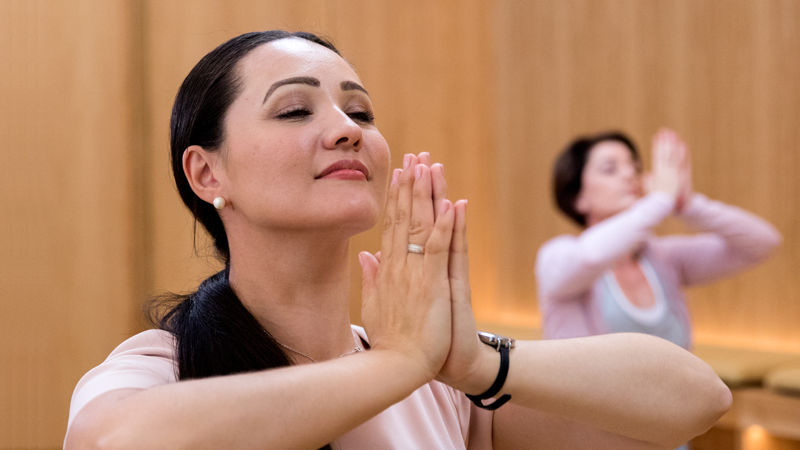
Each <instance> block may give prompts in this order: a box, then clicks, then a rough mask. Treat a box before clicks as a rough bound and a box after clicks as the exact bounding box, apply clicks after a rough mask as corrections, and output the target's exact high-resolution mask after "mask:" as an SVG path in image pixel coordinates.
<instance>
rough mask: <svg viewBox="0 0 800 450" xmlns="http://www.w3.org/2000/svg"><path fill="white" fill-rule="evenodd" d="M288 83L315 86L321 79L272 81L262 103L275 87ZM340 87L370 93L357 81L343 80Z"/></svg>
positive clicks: (344, 89)
mask: <svg viewBox="0 0 800 450" xmlns="http://www.w3.org/2000/svg"><path fill="white" fill-rule="evenodd" d="M287 84H307V85H309V86H314V87H319V86H320V83H319V80H318V79H316V78H314V77H291V78H287V79H285V80H280V81H276V82H274V83H272V86H270V87H269V89H268V90H267V93H266V95H264V100H262V102H261V103H262V104H263V103H266V102H267V99H268V98H269V96H270V95H272V93H273V92H275V89H278V88H279V87H281V86H285V85H287ZM339 87H340V88H341V89H342V90H343V91H361V92H363V93H365V94H367V95H369V92H367V90H366V89H364V87H363V86H361V85H360V84H358V83H356V82H355V81H342V82H341V83H339Z"/></svg>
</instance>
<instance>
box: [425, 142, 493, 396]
mask: <svg viewBox="0 0 800 450" xmlns="http://www.w3.org/2000/svg"><path fill="white" fill-rule="evenodd" d="M419 160H420V163H421V164H428V165H430V155H428V154H427V153H422V154H420V157H419ZM430 167H431V182H432V188H433V189H432V190H433V204H434V205H435V206H436V210H437V211H438V205H439V202H441V201H442V200H444V199H445V198H447V182H446V181H445V177H444V166H442V165H441V164H432V165H430ZM453 209H454V210H455V220H454V224H453V237H452V240H451V241H450V261H449V266H448V272H449V277H450V296H451V298H450V304H451V308H452V309H451V318H452V325H451V330H452V338H451V341H450V353H449V354H448V355H447V360H446V361H445V363H444V366H442V369H441V371H440V372H439V375H438V376H437V377H436V378H437V379H438V380H439V381H442V382H444V383H446V384H448V385H450V386H452V387H455V388H457V389H459V390H461V391H463V392H468V393H475V394H477V393H480V392H483V391H485V390H486V388H488V387H489V385H490V384H491V380H489V381H488V382H487V381H485V380H482V379H481V378H482V377H480V376H478V374H479V373H481V371H480V368H481V361H482V360H481V358H480V356H481V355H482V354H483V355H485V354H486V353H482V350H485V349H488V347H486V346H485V345H483V344H481V343H480V341H479V340H478V337H477V327H476V325H475V315H474V313H473V311H472V294H471V289H470V285H469V257H468V252H467V217H466V213H467V201H466V200H459V201H457V202H455V204H454V205H453ZM489 353H494V352H489ZM491 370H494V371H496V368H494V369H490V371H491ZM484 384H485V386H484Z"/></svg>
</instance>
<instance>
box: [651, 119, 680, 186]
mask: <svg viewBox="0 0 800 450" xmlns="http://www.w3.org/2000/svg"><path fill="white" fill-rule="evenodd" d="M652 152H653V153H652V165H653V168H652V172H651V173H650V175H649V179H648V183H647V184H648V186H647V188H648V189H647V190H648V192H654V191H661V192H665V193H666V194H668V195H669V196H670V197H671V198H673V199H675V200H676V201H677V200H678V199H679V197H680V196H681V192H682V190H683V187H684V184H685V180H686V175H685V171H686V170H687V164H686V158H687V149H686V144H684V143H683V141H681V140H680V138H679V137H678V135H677V134H676V133H675V132H674V131H672V130H669V129H661V130H659V132H658V133H656V135H655V136H653V150H652Z"/></svg>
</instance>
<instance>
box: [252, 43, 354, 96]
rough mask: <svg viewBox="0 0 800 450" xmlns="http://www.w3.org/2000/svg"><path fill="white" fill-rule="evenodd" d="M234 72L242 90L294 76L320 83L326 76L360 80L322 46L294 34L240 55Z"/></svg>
mask: <svg viewBox="0 0 800 450" xmlns="http://www.w3.org/2000/svg"><path fill="white" fill-rule="evenodd" d="M238 71H239V75H240V76H241V77H242V79H243V81H244V84H245V89H247V86H249V85H252V84H256V85H259V86H263V85H269V84H272V83H273V82H275V81H278V80H282V79H285V78H290V77H295V76H312V77H314V78H317V79H319V80H320V81H321V82H322V83H323V84H325V80H328V79H330V80H331V81H333V82H334V83H337V84H338V83H339V82H341V81H343V80H351V81H357V82H360V80H359V78H358V75H357V74H356V73H355V71H354V70H353V68H352V67H351V66H350V64H348V63H347V61H345V60H344V58H342V57H341V56H339V55H337V54H336V53H335V52H333V51H332V50H330V49H328V48H326V47H323V46H322V45H319V44H316V43H314V42H311V41H308V40H306V39H301V38H295V37H292V38H285V39H278V40H275V41H272V42H268V43H266V44H263V45H261V46H259V47H257V48H256V49H254V50H253V51H251V52H250V53H248V54H247V55H246V56H245V57H244V58H242V60H241V61H240V62H239V67H238Z"/></svg>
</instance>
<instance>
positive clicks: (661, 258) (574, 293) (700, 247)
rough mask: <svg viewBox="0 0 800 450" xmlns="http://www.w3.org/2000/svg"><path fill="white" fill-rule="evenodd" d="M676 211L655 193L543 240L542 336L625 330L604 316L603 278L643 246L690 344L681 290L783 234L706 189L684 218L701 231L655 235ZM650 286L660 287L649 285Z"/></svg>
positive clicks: (753, 257)
mask: <svg viewBox="0 0 800 450" xmlns="http://www.w3.org/2000/svg"><path fill="white" fill-rule="evenodd" d="M673 209H674V200H673V199H672V198H670V196H669V195H667V194H665V193H661V192H654V193H651V194H649V195H647V196H645V197H643V198H641V199H639V200H638V201H637V202H636V203H635V204H634V205H633V206H631V207H630V208H628V209H627V210H625V211H623V212H621V213H619V214H617V215H615V216H613V217H611V218H609V219H607V220H604V221H603V222H600V223H598V224H596V225H594V226H592V227H590V228H588V229H587V230H585V231H584V232H583V233H581V234H580V235H579V236H572V235H562V236H558V237H556V238H554V239H552V240H550V241H548V242H547V243H545V245H544V246H542V248H541V249H540V250H539V254H538V256H537V259H536V279H537V282H538V291H539V305H540V308H541V313H542V323H543V332H544V336H545V337H546V338H569V337H579V336H589V335H595V334H603V333H609V332H615V331H621V330H615V329H611V327H609V326H608V324H607V323H606V321H605V320H604V318H605V317H607V315H606V314H607V311H604V308H606V309H607V306H604V302H603V298H604V296H606V297H607V296H608V294H607V292H608V288H607V285H604V284H603V277H604V274H607V273H609V272H610V270H611V269H612V267H613V265H614V263H616V262H617V261H618V260H619V259H620V258H622V257H624V256H626V255H629V254H630V253H631V252H632V251H634V250H636V249H638V248H640V247H641V248H642V253H641V258H642V260H645V261H647V262H648V263H649V266H650V267H652V270H653V272H654V273H655V277H656V278H657V284H659V285H660V286H658V287H660V289H659V291H661V293H663V298H664V300H665V303H666V307H667V311H668V313H669V314H670V316H671V317H672V318H673V321H675V322H676V323H677V324H678V325H677V326H678V327H679V328H681V329H682V330H685V331H684V332H683V334H684V336H682V337H681V338H680V339H678V342H676V343H678V344H679V345H682V346H684V347H687V348H688V347H689V346H690V345H691V331H690V330H691V326H690V324H689V312H688V310H687V307H686V301H685V298H684V295H683V293H682V290H681V288H682V287H683V286H688V285H692V284H697V283H703V282H708V281H711V280H714V279H717V278H720V277H722V276H725V275H729V274H732V273H734V272H737V271H739V270H742V269H744V268H745V267H748V266H751V265H753V264H756V263H757V262H759V261H761V260H763V259H765V258H766V257H767V256H768V255H769V254H770V253H771V252H772V250H773V249H774V248H775V247H777V246H778V245H779V244H780V242H781V236H780V234H779V233H778V231H777V230H776V229H775V228H774V227H773V226H772V225H770V224H769V223H767V222H766V221H764V220H762V219H761V218H759V217H757V216H755V215H753V214H750V213H748V212H746V211H744V210H742V209H740V208H737V207H734V206H730V205H726V204H724V203H721V202H718V201H714V200H710V199H708V198H707V197H705V196H703V195H701V194H694V195H693V196H692V197H691V199H690V200H689V202H688V203H687V205H686V206H685V208H684V210H683V212H682V214H680V216H679V217H680V218H681V219H682V220H683V221H684V222H685V223H686V224H687V225H689V226H690V227H692V228H693V229H695V230H697V231H700V232H701V233H699V234H695V235H674V236H666V237H655V236H653V235H652V229H653V228H654V227H655V226H657V225H658V224H660V223H661V222H662V221H663V220H664V219H665V218H666V217H667V216H669V215H670V214H671V213H672V211H673ZM651 288H653V289H654V291H655V290H656V287H655V286H652V284H651ZM607 304H608V303H606V305H607ZM673 341H674V340H673Z"/></svg>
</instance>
